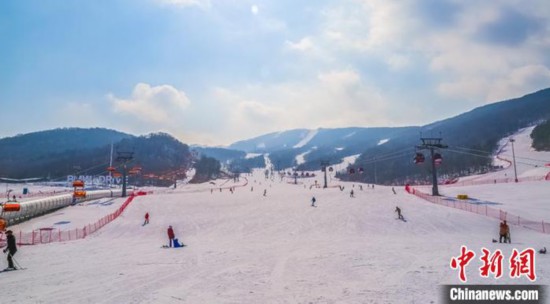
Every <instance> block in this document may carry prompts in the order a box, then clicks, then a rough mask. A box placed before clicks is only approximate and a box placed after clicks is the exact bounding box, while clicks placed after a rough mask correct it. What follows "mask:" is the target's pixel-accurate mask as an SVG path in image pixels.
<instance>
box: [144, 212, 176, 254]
mask: <svg viewBox="0 0 550 304" xmlns="http://www.w3.org/2000/svg"><path fill="white" fill-rule="evenodd" d="M147 224H149V212H146V213H145V221H144V222H143V225H142V226H145V225H147ZM166 233H167V234H168V246H167V247H172V246H174V248H178V247H183V246H185V245H184V244H183V243H180V242H179V241H178V239H177V238H176V234H175V233H174V228H172V225H170V226H168V229H167V230H166Z"/></svg>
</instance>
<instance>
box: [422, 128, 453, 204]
mask: <svg viewBox="0 0 550 304" xmlns="http://www.w3.org/2000/svg"><path fill="white" fill-rule="evenodd" d="M420 140H421V141H422V144H421V145H419V146H416V149H417V150H430V155H431V157H432V195H433V196H439V189H438V188H437V171H436V165H438V164H440V163H441V160H442V158H441V154H439V153H435V152H434V151H436V150H437V149H446V148H448V147H449V146H447V145H444V144H442V143H441V141H442V140H443V139H442V138H439V137H437V138H435V137H431V138H430V137H422V138H420ZM417 157H418V154H417ZM423 157H424V156H422V158H423Z"/></svg>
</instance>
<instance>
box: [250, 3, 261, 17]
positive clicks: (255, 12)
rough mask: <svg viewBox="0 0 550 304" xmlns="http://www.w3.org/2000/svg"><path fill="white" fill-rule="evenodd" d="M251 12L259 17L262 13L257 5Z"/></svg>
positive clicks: (252, 7)
mask: <svg viewBox="0 0 550 304" xmlns="http://www.w3.org/2000/svg"><path fill="white" fill-rule="evenodd" d="M250 12H251V13H252V14H254V15H258V13H259V12H260V9H259V8H258V6H257V5H252V6H251V7H250Z"/></svg>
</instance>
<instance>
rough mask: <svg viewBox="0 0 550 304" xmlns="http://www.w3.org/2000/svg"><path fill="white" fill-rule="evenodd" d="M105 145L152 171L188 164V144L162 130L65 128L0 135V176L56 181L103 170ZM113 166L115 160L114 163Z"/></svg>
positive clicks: (106, 159) (167, 170)
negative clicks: (136, 132)
mask: <svg viewBox="0 0 550 304" xmlns="http://www.w3.org/2000/svg"><path fill="white" fill-rule="evenodd" d="M111 144H112V145H113V148H114V149H113V150H114V152H115V153H114V157H115V158H116V152H117V151H125V152H133V153H134V160H133V162H132V163H131V164H129V165H136V166H140V167H142V168H143V171H142V172H143V173H150V174H155V175H162V174H172V173H173V172H181V169H182V168H187V167H189V166H190V165H191V154H190V152H189V147H188V146H187V145H185V144H183V143H181V142H179V141H178V140H177V139H175V138H173V137H172V136H170V135H168V134H163V133H158V134H151V135H147V136H140V137H136V136H133V135H130V134H125V133H121V132H118V131H114V130H108V129H101V128H93V129H80V128H65V129H56V130H50V131H41V132H36V133H30V134H25V135H18V136H14V137H9V138H4V139H1V140H0V155H2V157H0V177H7V178H29V177H41V178H45V179H51V180H62V179H63V178H64V177H65V176H66V175H69V174H84V175H91V174H105V173H106V170H107V167H108V165H109V162H110V156H111ZM114 165H115V166H116V162H115V164H114Z"/></svg>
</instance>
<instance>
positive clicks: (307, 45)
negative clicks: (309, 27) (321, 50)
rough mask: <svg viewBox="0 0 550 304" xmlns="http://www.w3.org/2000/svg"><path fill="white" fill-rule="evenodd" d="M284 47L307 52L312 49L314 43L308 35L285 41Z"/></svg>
mask: <svg viewBox="0 0 550 304" xmlns="http://www.w3.org/2000/svg"><path fill="white" fill-rule="evenodd" d="M285 47H286V48H287V49H289V50H296V51H300V52H307V51H310V50H311V49H313V47H314V45H313V42H312V41H311V38H310V37H304V38H302V39H300V41H298V42H292V41H289V40H287V41H285Z"/></svg>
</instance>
